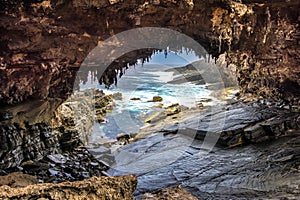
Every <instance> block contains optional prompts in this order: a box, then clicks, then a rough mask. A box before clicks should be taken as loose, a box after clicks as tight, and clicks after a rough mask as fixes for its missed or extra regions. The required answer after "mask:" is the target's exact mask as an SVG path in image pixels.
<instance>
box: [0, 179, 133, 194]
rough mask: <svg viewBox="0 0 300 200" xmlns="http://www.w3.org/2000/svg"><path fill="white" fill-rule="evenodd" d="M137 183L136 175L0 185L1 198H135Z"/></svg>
mask: <svg viewBox="0 0 300 200" xmlns="http://www.w3.org/2000/svg"><path fill="white" fill-rule="evenodd" d="M136 185H137V178H136V176H134V175H128V176H121V177H92V178H91V179H87V180H84V181H78V182H64V183H60V184H50V183H48V184H38V185H30V186H27V187H25V188H11V187H9V186H1V187H0V198H1V199H5V200H6V199H7V200H8V199H24V200H25V199H28V200H29V199H103V200H104V199H105V200H107V199H110V200H115V199H128V200H130V199H134V197H133V195H132V193H133V191H134V190H135V188H136Z"/></svg>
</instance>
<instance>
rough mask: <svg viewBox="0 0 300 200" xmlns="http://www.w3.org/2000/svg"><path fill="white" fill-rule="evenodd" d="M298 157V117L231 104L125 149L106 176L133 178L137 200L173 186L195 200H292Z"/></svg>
mask: <svg viewBox="0 0 300 200" xmlns="http://www.w3.org/2000/svg"><path fill="white" fill-rule="evenodd" d="M224 116H225V117H224ZM208 119H210V120H212V121H213V123H212V124H214V125H215V126H209V125H208V123H209V122H208ZM221 120H223V121H224V122H225V123H223V125H224V126H222V128H219V127H217V126H218V125H220V121H221ZM198 121H200V123H199V122H198ZM251 127H252V130H251ZM257 127H260V128H259V129H258V128H257ZM213 131H216V133H218V134H219V136H220V137H219V141H218V142H217V145H216V146H214V147H213V149H210V148H208V147H209V144H210V143H209V142H210V140H208V141H205V140H203V139H204V136H205V135H204V136H203V134H204V133H207V132H208V133H212V132H213ZM217 131H218V132H217ZM219 131H220V132H219ZM191 136H194V137H191ZM250 136H251V137H252V138H251V137H250ZM254 136H255V137H254ZM247 137H248V138H247ZM253 138H255V139H253ZM203 141H205V142H203ZM299 152H300V131H299V113H295V112H294V113H292V112H290V111H289V110H281V109H277V108H269V107H267V106H264V105H259V104H254V103H251V104H241V103H235V104H231V105H227V106H225V107H224V108H222V109H219V110H217V111H214V112H210V111H208V112H207V113H206V114H205V115H204V116H201V117H200V116H199V117H198V119H196V118H190V119H188V120H187V121H185V122H183V123H182V124H173V125H170V126H169V127H165V128H164V130H162V131H161V130H158V131H157V134H156V135H155V136H152V137H149V138H146V139H143V140H140V141H137V142H135V143H133V144H131V145H127V146H125V147H124V148H123V149H122V150H121V151H120V152H119V153H118V154H116V155H115V160H116V164H115V165H114V166H112V168H111V169H110V170H109V173H110V174H113V175H118V174H128V173H136V174H138V187H137V190H136V192H135V195H136V197H137V199H141V198H142V196H143V194H144V193H146V192H153V191H157V190H159V189H161V188H167V187H172V186H177V185H182V187H183V188H184V189H186V190H187V191H188V192H190V193H191V194H192V195H194V196H196V197H197V198H198V199H253V198H254V199H259V198H262V199H265V198H275V199H280V198H288V199H289V198H290V199H295V198H296V199H297V197H299V196H300V179H299V177H300V153H299Z"/></svg>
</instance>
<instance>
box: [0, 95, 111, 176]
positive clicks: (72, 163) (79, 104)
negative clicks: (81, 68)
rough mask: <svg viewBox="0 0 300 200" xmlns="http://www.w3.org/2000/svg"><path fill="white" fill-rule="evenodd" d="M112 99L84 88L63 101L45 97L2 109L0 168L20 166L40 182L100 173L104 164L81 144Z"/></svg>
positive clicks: (15, 168)
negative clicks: (45, 98)
mask: <svg viewBox="0 0 300 200" xmlns="http://www.w3.org/2000/svg"><path fill="white" fill-rule="evenodd" d="M112 103H113V102H112V99H111V96H106V95H105V94H104V93H103V92H102V91H99V90H94V89H90V90H85V91H83V92H78V93H76V94H74V95H72V98H70V100H68V101H65V102H64V103H62V101H61V100H60V99H49V100H48V101H32V102H28V103H26V104H21V105H19V106H13V107H6V108H5V109H3V111H2V112H1V116H2V119H1V121H0V139H1V147H0V157H1V161H0V170H4V172H3V173H6V172H10V171H20V170H21V171H23V172H26V173H29V174H33V175H36V176H37V177H38V178H39V181H40V182H61V181H64V180H78V179H84V178H90V177H92V176H94V175H101V174H102V171H103V170H106V169H107V166H105V164H104V163H101V162H99V161H98V160H96V159H95V158H94V157H93V156H91V155H90V154H89V152H88V151H87V150H86V149H85V148H84V147H82V146H83V145H86V144H88V142H89V138H90V134H91V131H92V126H93V125H94V122H95V121H96V120H98V121H99V120H100V121H101V120H104V119H103V117H104V115H105V113H106V112H107V111H108V110H111V109H112V106H113V104H112ZM1 110H2V109H1ZM5 171H6V172H5Z"/></svg>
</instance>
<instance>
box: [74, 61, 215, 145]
mask: <svg viewBox="0 0 300 200" xmlns="http://www.w3.org/2000/svg"><path fill="white" fill-rule="evenodd" d="M174 67H179V66H178V65H165V64H144V65H142V64H139V65H137V66H135V67H131V68H130V69H128V70H127V71H126V73H125V75H123V76H122V78H120V79H119V80H118V85H117V86H112V87H111V88H109V89H105V87H104V86H103V85H99V84H98V83H96V82H91V77H89V79H90V80H89V81H88V83H87V84H85V85H80V88H81V90H84V89H87V88H98V89H101V90H103V91H104V92H105V93H106V94H111V93H116V92H120V93H122V100H115V103H116V106H115V107H114V110H113V111H112V113H108V114H107V116H106V119H107V122H105V123H95V125H94V127H93V133H92V137H91V141H90V142H91V143H94V142H95V141H97V140H98V139H103V138H115V137H116V136H117V135H118V134H119V133H137V132H138V130H139V129H140V128H141V127H143V126H144V122H143V119H144V118H145V117H143V116H147V115H149V114H150V113H151V112H154V111H156V110H157V109H158V108H155V106H157V105H158V104H159V102H149V100H152V98H153V96H161V97H162V98H163V101H162V102H161V103H163V105H164V106H167V105H172V104H175V103H179V104H180V105H184V106H187V107H189V108H192V107H196V106H197V100H199V99H200V98H212V97H210V94H211V91H210V90H208V89H206V87H205V86H206V85H195V84H192V83H188V82H187V83H183V84H170V83H168V82H169V81H171V80H173V78H174V77H175V75H174V74H173V72H166V71H165V70H167V69H170V68H174ZM176 76H177V75H176ZM131 98H140V100H136V101H134V100H130V99H131Z"/></svg>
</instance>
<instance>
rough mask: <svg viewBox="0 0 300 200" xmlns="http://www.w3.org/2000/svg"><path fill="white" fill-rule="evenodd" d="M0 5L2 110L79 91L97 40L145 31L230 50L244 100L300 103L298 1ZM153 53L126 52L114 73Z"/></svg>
mask: <svg viewBox="0 0 300 200" xmlns="http://www.w3.org/2000/svg"><path fill="white" fill-rule="evenodd" d="M1 4H2V5H1V7H2V9H1V18H0V20H1V25H0V29H1V32H2V33H5V34H1V38H0V41H1V52H0V61H1V64H0V65H1V68H0V77H1V92H0V101H1V102H2V103H4V104H7V103H8V104H11V103H17V102H22V101H24V100H26V99H28V98H38V99H43V98H46V97H66V96H68V95H69V94H70V93H71V92H72V89H73V88H76V84H75V87H74V81H75V80H74V77H75V74H76V70H77V69H78V67H79V66H80V64H81V63H82V62H83V60H84V59H85V57H86V56H87V55H88V53H89V52H90V51H91V50H92V49H93V48H94V47H95V46H96V45H97V44H98V43H99V42H100V43H101V41H103V40H105V39H107V38H109V37H110V36H112V35H114V34H116V33H120V32H122V31H125V30H129V29H131V28H136V27H147V26H158V27H167V28H170V29H173V30H177V31H179V32H182V33H184V34H187V35H188V36H190V37H192V38H194V39H195V40H196V41H197V42H199V43H200V44H201V45H202V46H203V47H204V48H205V49H206V50H207V51H208V53H210V54H212V55H213V56H214V57H217V56H218V55H219V54H220V53H223V52H227V54H226V55H227V56H226V60H227V62H228V63H229V64H230V63H233V64H235V65H236V66H237V68H236V71H237V78H238V82H239V85H240V86H241V95H245V94H251V95H254V96H262V97H266V98H273V99H276V100H280V101H284V102H286V103H289V104H291V105H298V104H299V91H298V90H297V88H299V55H300V53H299V48H298V45H299V44H298V43H299V26H298V24H299V14H298V9H299V4H298V3H297V1H286V2H285V1H280V0H278V1H276V2H272V3H269V2H267V1H266V2H265V1H251V2H250V1H233V0H230V1H220V0H211V1H197V2H194V1H190V0H185V1H169V0H165V1H146V0H143V1H130V2H127V1H104V0H100V1H30V2H27V1H26V3H24V2H23V1H7V0H6V1H2V2H1ZM66 10H68V12H65V11H66ZM95 19H96V20H95ZM153 52H154V51H153V50H150V51H149V50H140V51H139V52H138V53H131V54H130V55H127V56H124V57H123V58H119V59H118V60H116V62H114V63H113V64H112V65H111V68H112V69H121V68H124V67H125V68H126V67H128V64H134V63H135V62H136V60H137V59H138V58H142V59H146V58H148V57H149V56H150V55H151V54H152V53H153ZM114 71H115V70H113V71H111V72H110V71H109V70H108V71H106V72H105V74H104V76H102V78H100V77H101V75H103V74H98V75H97V78H98V79H100V81H101V82H103V83H105V84H107V85H110V84H112V82H115V80H116V78H115V77H116V73H115V72H114ZM121 72H122V70H121ZM83 80H84V78H83Z"/></svg>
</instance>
